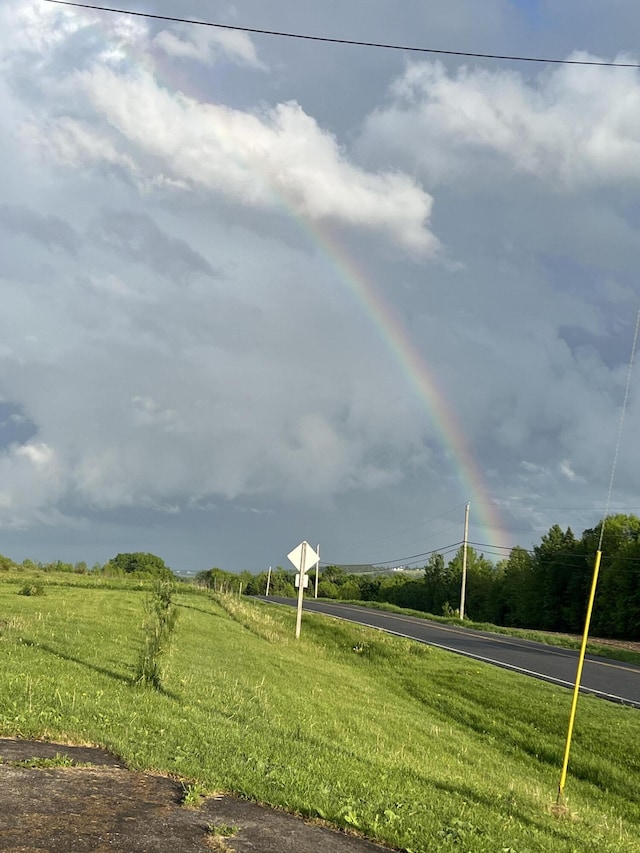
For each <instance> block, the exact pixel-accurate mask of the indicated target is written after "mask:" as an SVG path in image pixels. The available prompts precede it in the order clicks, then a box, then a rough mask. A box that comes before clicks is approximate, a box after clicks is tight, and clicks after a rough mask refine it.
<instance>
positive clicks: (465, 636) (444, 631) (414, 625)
mask: <svg viewBox="0 0 640 853" xmlns="http://www.w3.org/2000/svg"><path fill="white" fill-rule="evenodd" d="M263 600H264V601H270V602H275V603H277V604H287V605H292V606H294V607H295V606H296V604H297V602H296V600H294V599H291V598H278V597H269V598H268V599H265V598H264V597H263ZM304 609H305V610H307V611H315V612H318V613H324V614H326V615H328V616H335V617H337V618H339V619H346V620H348V621H349V622H357V623H359V624H361V625H368V626H370V627H372V628H380V629H381V630H383V631H387V632H389V633H391V634H397V635H398V636H401V637H408V638H410V639H412V640H418V642H421V643H427V644H428V645H430V646H437V647H438V648H440V649H446V650H447V651H450V652H455V653H456V654H460V655H465V656H466V657H470V658H474V659H475V660H481V661H484V662H485V663H490V664H494V665H495V666H500V667H503V668H504V669H510V670H513V671H515V672H520V673H524V674H525V675H530V676H532V677H534V678H541V679H542V680H543V681H549V682H551V683H553V684H559V685H561V686H563V687H569V688H571V689H573V685H574V682H575V677H576V667H577V662H578V653H577V652H576V651H573V650H570V649H561V648H558V647H556V646H547V645H545V644H543V643H534V642H532V641H530V640H520V639H518V638H517V637H507V636H505V635H501V634H490V633H488V632H485V631H474V630H472V629H471V628H460V627H457V626H455V625H443V624H440V623H438V622H429V621H428V620H426V619H419V618H416V617H414V616H403V615H399V614H395V613H385V612H384V611H381V610H370V609H368V608H366V607H358V606H356V605H352V604H340V603H336V602H333V601H332V602H328V601H321V600H317V601H316V600H314V599H305V602H304ZM581 689H582V692H584V693H591V694H595V695H596V696H600V697H602V698H603V699H609V700H611V701H613V702H622V703H624V704H625V705H633V706H634V707H635V708H640V666H635V665H634V664H628V663H622V662H619V661H612V660H608V659H606V658H598V657H592V656H590V655H587V658H586V660H585V664H584V670H583V673H582V688H581Z"/></svg>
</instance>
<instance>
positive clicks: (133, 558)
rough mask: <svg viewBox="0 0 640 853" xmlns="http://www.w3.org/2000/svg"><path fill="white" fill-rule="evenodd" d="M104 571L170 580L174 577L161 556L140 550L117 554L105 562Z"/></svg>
mask: <svg viewBox="0 0 640 853" xmlns="http://www.w3.org/2000/svg"><path fill="white" fill-rule="evenodd" d="M104 571H105V574H115V575H129V574H140V575H148V576H150V577H152V578H158V579H160V580H172V579H174V578H175V575H174V574H173V572H172V571H171V569H170V568H169V567H168V566H166V565H165V563H164V560H163V559H162V557H157V556H156V555H155V554H146V553H142V552H140V551H138V552H136V553H131V554H128V553H127V554H117V555H116V556H115V557H113V558H112V559H111V560H109V561H108V562H107V563H106V564H105V566H104Z"/></svg>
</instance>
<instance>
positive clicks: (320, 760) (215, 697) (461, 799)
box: [0, 578, 640, 853]
mask: <svg viewBox="0 0 640 853" xmlns="http://www.w3.org/2000/svg"><path fill="white" fill-rule="evenodd" d="M21 581H22V582H23V581H24V578H21V579H18V578H16V579H15V583H14V584H11V583H4V584H0V623H1V625H2V627H1V628H0V655H1V660H2V666H1V667H0V733H2V734H3V735H5V736H21V737H39V738H47V739H50V740H56V741H59V740H62V741H64V742H76V743H93V744H98V745H102V746H105V747H107V748H108V749H110V750H112V751H113V752H114V753H115V754H116V755H118V756H120V757H121V758H122V759H123V760H124V761H125V762H126V763H127V764H128V765H129V766H130V767H132V768H136V769H145V770H156V771H160V772H163V773H169V774H172V775H175V776H177V777H179V778H181V779H182V780H183V784H184V786H185V791H186V790H194V791H208V792H218V791H230V792H233V793H235V794H238V795H240V796H244V797H248V798H251V799H254V800H258V801H261V802H265V803H269V804H271V805H274V806H277V807H280V808H284V809H287V810H289V811H292V812H296V813H299V814H302V815H305V816H309V817H313V818H322V819H325V820H327V821H330V822H331V823H333V824H336V825H338V826H342V827H345V828H349V829H353V830H357V831H359V832H362V833H364V834H366V835H368V836H370V837H373V838H376V839H378V840H381V841H384V842H386V843H387V844H390V845H393V846H395V847H398V848H403V849H406V850H410V851H414V852H415V853H417V851H431V850H438V851H444V853H466V851H472V853H496V851H497V853H504V851H509V850H510V851H516V853H537V851H549V852H550V853H578V851H579V853H590V851H592V853H596V851H597V853H614V851H616V853H622V851H624V853H635V851H638V853H640V841H638V839H640V737H639V735H640V714H639V713H638V712H637V711H634V710H632V709H629V708H624V707H619V706H616V705H612V704H609V703H606V702H603V701H600V700H597V699H593V698H590V697H582V698H581V699H580V704H579V708H578V717H577V721H576V728H575V734H574V745H573V750H572V756H571V763H570V774H569V778H568V781H567V787H566V795H567V800H566V806H567V809H566V810H564V811H561V812H559V813H554V812H555V810H554V803H555V797H556V791H557V785H558V779H559V772H560V762H561V759H562V751H563V747H564V737H565V732H566V725H567V718H568V713H569V702H570V696H569V693H568V691H566V690H562V689H560V688H557V687H554V686H552V685H547V684H544V683H542V682H538V681H534V680H531V679H527V678H525V677H524V676H520V675H517V674H511V673H506V672H504V671H503V670H500V669H497V668H493V667H490V666H487V665H483V664H479V663H474V662H470V661H469V660H468V659H465V658H462V657H459V656H455V655H451V654H448V653H446V652H443V651H440V650H438V649H429V648H428V647H425V646H423V645H420V644H417V643H411V642H409V641H405V640H402V639H400V638H395V637H391V636H388V635H385V634H382V633H381V632H378V631H373V630H369V629H365V628H360V627H358V626H355V625H349V624H347V623H341V622H339V621H336V620H333V619H328V618H325V617H322V616H318V615H311V614H305V616H304V620H303V632H302V638H301V640H300V641H298V642H296V641H295V639H294V625H295V612H294V611H293V610H292V609H289V608H280V607H275V606H268V607H267V606H265V605H263V604H260V603H257V602H251V601H247V600H238V599H231V598H229V599H225V600H224V601H223V600H221V602H220V603H218V602H216V601H214V600H212V598H211V597H210V596H208V595H206V594H200V595H195V594H189V595H186V594H183V595H178V596H177V599H176V600H177V602H178V604H179V605H180V610H181V613H180V619H179V621H178V623H177V627H176V633H175V639H174V641H173V644H172V650H171V652H170V655H169V658H168V661H167V673H166V678H165V680H164V681H163V685H164V687H165V690H164V692H158V691H156V690H153V689H148V688H146V689H145V688H143V687H140V686H135V684H134V683H133V681H134V675H135V662H136V656H137V652H138V649H139V646H140V643H141V640H142V624H143V621H144V615H145V614H144V600H145V595H146V593H145V592H144V591H137V590H134V589H130V588H129V589H109V588H104V587H102V586H94V587H93V589H91V590H88V589H86V588H82V587H77V586H68V587H65V586H47V594H46V596H43V597H39V598H34V597H25V596H18V595H16V590H17V588H18V585H19V583H20V582H21ZM222 604H224V607H223V606H221V605H222ZM189 786H192V787H191V788H189Z"/></svg>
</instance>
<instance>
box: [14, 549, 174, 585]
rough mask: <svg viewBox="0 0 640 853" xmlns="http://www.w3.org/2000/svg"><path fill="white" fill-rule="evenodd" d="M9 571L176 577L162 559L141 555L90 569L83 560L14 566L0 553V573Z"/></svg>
mask: <svg viewBox="0 0 640 853" xmlns="http://www.w3.org/2000/svg"><path fill="white" fill-rule="evenodd" d="M10 570H14V571H16V570H17V571H29V572H45V573H48V572H67V573H73V574H77V575H89V574H91V575H102V576H104V577H111V578H113V577H126V576H127V575H135V576H136V577H148V578H160V579H163V580H171V579H174V578H175V577H176V576H175V575H174V573H173V572H172V571H171V569H170V568H169V567H168V566H166V565H165V562H164V560H163V559H162V557H157V556H156V555H155V554H146V553H142V552H136V553H130V554H117V555H116V556H115V557H113V558H112V559H111V560H107V562H106V563H104V564H102V563H94V564H93V565H92V566H91V568H89V566H88V565H87V564H86V563H85V562H84V561H83V560H81V561H80V562H78V563H65V562H63V561H62V560H55V561H53V562H51V563H41V562H34V561H33V560H28V559H27V560H23V561H22V562H21V563H16V562H14V561H13V560H11V559H10V558H9V557H5V556H3V555H2V554H0V572H2V571H5V572H6V571H10Z"/></svg>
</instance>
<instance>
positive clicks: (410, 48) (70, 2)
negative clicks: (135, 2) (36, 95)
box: [44, 0, 640, 68]
mask: <svg viewBox="0 0 640 853" xmlns="http://www.w3.org/2000/svg"><path fill="white" fill-rule="evenodd" d="M44 2H46V3H55V4H56V5H59V6H74V7H77V8H79V9H93V10H95V11H97V12H111V13H114V14H119V15H130V16H131V17H136V18H149V19H152V20H157V21H170V22H172V23H180V24H192V25H194V26H199V27H213V28H216V29H220V30H233V31H235V32H241V33H250V34H252V35H264V36H278V37H280V38H288V39H298V40H303V41H314V42H324V43H326V44H340V45H351V46H354V47H369V48H378V49H382V50H397V51H403V52H405V53H422V54H434V55H438V56H460V57H469V58H472V59H495V60H500V61H507V62H537V63H547V64H552V65H590V66H601V67H604V68H640V63H636V62H607V61H606V60H597V59H557V58H555V57H544V56H520V55H517V54H502V53H476V52H473V51H468V50H445V49H442V48H435V47H418V46H415V45H402V44H393V43H390V42H376V41H359V40H357V39H347V38H333V37H330V36H320V35H313V34H310V33H295V32H290V31H288V30H271V29H264V28H262V27H245V26H240V25H239V24H221V23H219V22H217V21H215V22H214V21H202V20H193V19H190V18H180V17H178V16H173V15H159V14H155V13H152V12H137V11H133V10H130V9H118V8H114V7H111V6H97V5H92V4H89V3H77V2H74V0H44Z"/></svg>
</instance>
